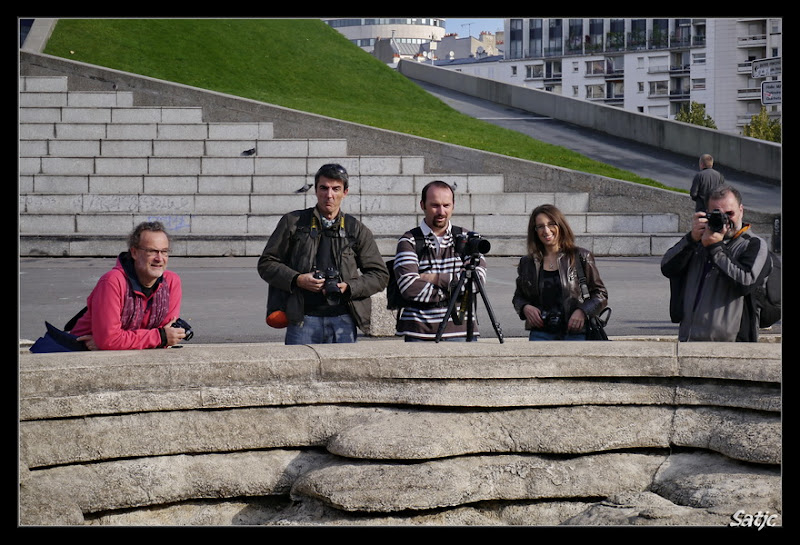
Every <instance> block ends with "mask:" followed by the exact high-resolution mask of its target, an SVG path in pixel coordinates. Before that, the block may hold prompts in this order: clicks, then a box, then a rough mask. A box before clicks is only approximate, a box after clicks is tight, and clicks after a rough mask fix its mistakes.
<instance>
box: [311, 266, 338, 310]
mask: <svg viewBox="0 0 800 545" xmlns="http://www.w3.org/2000/svg"><path fill="white" fill-rule="evenodd" d="M314 278H316V279H318V280H325V283H324V284H323V285H322V293H324V294H325V298H326V299H327V300H328V304H329V305H338V304H339V303H340V302H341V299H342V290H340V289H339V271H337V270H336V269H335V268H334V267H328V268H327V269H325V272H323V271H314Z"/></svg>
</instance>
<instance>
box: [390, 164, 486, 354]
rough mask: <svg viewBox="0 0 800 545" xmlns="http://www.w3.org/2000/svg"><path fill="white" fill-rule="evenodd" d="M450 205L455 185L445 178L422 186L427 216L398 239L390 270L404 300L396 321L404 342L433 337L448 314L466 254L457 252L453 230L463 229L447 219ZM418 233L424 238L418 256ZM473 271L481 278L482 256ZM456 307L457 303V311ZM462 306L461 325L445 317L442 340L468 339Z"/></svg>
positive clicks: (431, 338) (483, 273) (483, 259)
mask: <svg viewBox="0 0 800 545" xmlns="http://www.w3.org/2000/svg"><path fill="white" fill-rule="evenodd" d="M454 206H455V193H454V191H453V188H452V187H451V186H450V185H449V184H447V183H445V182H443V181H439V180H436V181H433V182H430V183H429V184H427V185H426V186H425V187H424V188H423V189H422V200H421V201H420V207H421V208H422V211H423V213H424V214H425V217H424V218H423V220H422V221H421V222H420V225H419V227H418V228H416V229H412V230H410V231H408V232H406V233H405V234H404V235H403V236H402V237H400V240H399V241H398V242H397V252H396V255H395V260H394V272H395V278H396V279H397V286H398V288H399V290H400V293H401V294H402V296H403V298H404V299H405V301H406V303H405V307H404V308H403V309H402V312H401V314H400V317H399V319H398V321H397V335H399V336H403V337H405V340H406V341H434V340H436V335H437V332H438V330H439V326H440V324H441V323H442V320H443V319H444V317H445V315H446V314H447V307H448V304H449V302H450V298H451V295H452V294H451V289H452V288H455V285H456V283H457V282H458V279H459V276H460V273H461V271H462V268H463V264H464V262H463V258H464V256H461V255H459V254H458V253H457V252H456V240H455V235H454V234H453V230H454V229H455V230H456V231H457V232H462V230H461V229H460V228H458V227H455V228H454V227H453V226H452V224H451V223H450V216H451V215H452V214H453V208H454ZM464 234H466V232H465V231H464ZM416 237H422V238H423V239H424V245H423V247H422V249H421V251H420V253H419V255H418V254H417V243H416ZM475 270H476V273H477V274H478V275H479V276H480V279H481V281H482V282H483V283H485V280H486V260H485V258H484V257H483V256H482V255H481V256H480V262H479V264H478V265H477V266H476V267H475ZM468 303H469V302H468ZM459 309H460V303H459V304H458V305H456V308H455V312H458V311H459ZM463 310H464V311H465V312H464V319H463V320H462V321H461V324H458V325H457V324H456V323H454V322H453V320H452V317H451V318H450V319H449V320H448V323H447V325H446V327H445V329H444V331H443V333H442V337H441V338H442V340H446V341H464V340H466V338H467V319H466V316H467V314H466V307H464V309H463ZM473 314H474V313H473ZM475 323H477V321H476V322H475ZM473 329H474V332H473V337H477V335H478V331H477V328H476V327H474V328H473Z"/></svg>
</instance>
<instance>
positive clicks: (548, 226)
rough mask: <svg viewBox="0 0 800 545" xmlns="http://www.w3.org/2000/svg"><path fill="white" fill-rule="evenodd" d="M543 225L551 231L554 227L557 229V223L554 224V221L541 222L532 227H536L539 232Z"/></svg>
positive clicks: (542, 229)
mask: <svg viewBox="0 0 800 545" xmlns="http://www.w3.org/2000/svg"><path fill="white" fill-rule="evenodd" d="M545 227H547V228H548V229H550V230H551V231H555V230H556V229H558V224H556V223H543V224H541V225H537V226H536V227H534V229H536V230H537V231H539V232H540V233H541V232H542V231H544V228H545Z"/></svg>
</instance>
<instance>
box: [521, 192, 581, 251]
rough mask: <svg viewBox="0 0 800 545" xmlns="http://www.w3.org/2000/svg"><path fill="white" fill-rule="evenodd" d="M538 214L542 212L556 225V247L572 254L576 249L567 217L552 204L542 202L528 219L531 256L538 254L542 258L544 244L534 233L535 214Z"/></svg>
mask: <svg viewBox="0 0 800 545" xmlns="http://www.w3.org/2000/svg"><path fill="white" fill-rule="evenodd" d="M539 214H544V215H545V216H547V217H548V218H550V220H551V221H552V222H553V223H555V224H556V225H557V226H558V233H556V235H557V237H558V239H557V240H558V248H559V250H561V251H562V252H564V253H565V254H567V255H568V256H572V255H573V254H574V251H575V250H576V249H577V247H576V246H575V235H574V234H573V232H572V228H571V227H570V226H569V223H567V218H565V217H564V214H563V213H562V212H561V210H559V209H558V208H556V207H555V205H552V204H542V205H540V206H537V207H536V208H535V209H534V210H533V212H531V217H530V219H529V220H528V253H529V254H530V255H531V256H534V255H538V256H539V257H541V258H544V244H542V241H541V240H539V236H538V235H537V233H536V216H538V215H539Z"/></svg>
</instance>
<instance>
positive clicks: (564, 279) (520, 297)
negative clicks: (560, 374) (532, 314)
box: [512, 248, 608, 329]
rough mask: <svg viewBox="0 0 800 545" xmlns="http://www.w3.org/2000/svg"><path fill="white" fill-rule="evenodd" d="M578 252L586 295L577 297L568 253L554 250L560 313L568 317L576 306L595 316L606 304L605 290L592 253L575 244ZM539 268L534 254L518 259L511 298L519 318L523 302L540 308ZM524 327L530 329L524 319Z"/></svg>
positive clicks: (576, 281) (578, 290)
mask: <svg viewBox="0 0 800 545" xmlns="http://www.w3.org/2000/svg"><path fill="white" fill-rule="evenodd" d="M578 252H579V253H580V255H581V257H583V259H584V261H585V265H584V274H585V275H586V284H587V287H588V288H589V299H587V300H586V301H581V284H580V279H579V278H578V272H577V270H576V269H575V266H574V264H572V263H571V260H570V259H569V256H567V255H566V254H564V252H560V253H559V254H558V272H559V277H560V279H561V296H562V304H563V308H564V316H566V317H569V316H570V315H571V314H572V313H573V312H575V309H577V308H580V309H581V310H583V312H584V313H585V314H586V316H591V315H595V316H596V315H598V314H599V313H600V312H602V310H603V309H604V308H606V306H607V305H608V291H607V290H606V286H605V284H603V280H602V279H601V278H600V273H599V272H598V271H597V265H596V264H595V261H594V256H593V255H592V253H591V252H590V251H589V250H586V249H585V248H578ZM576 259H577V256H576ZM541 270H542V260H541V258H539V257H538V256H523V257H522V258H521V259H520V260H519V265H518V267H517V287H516V289H515V290H514V297H513V299H512V302H513V304H514V309H515V310H516V311H517V314H519V317H520V318H521V319H523V320H525V313H524V312H523V310H522V308H523V307H524V306H525V305H533V306H535V307H538V308H539V309H541V308H542V305H541V295H540V294H541V284H540V281H541V277H540V275H539V272H540V271H541ZM525 328H526V329H530V325H529V324H528V323H527V321H526V322H525Z"/></svg>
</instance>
